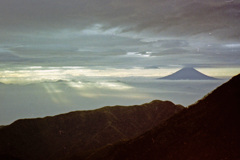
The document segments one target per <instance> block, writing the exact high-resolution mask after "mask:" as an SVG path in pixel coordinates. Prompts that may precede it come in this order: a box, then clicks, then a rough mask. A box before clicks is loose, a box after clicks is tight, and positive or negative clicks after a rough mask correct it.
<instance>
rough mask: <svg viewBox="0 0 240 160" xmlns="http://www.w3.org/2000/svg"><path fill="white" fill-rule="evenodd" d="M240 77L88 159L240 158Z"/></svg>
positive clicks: (206, 159)
mask: <svg viewBox="0 0 240 160" xmlns="http://www.w3.org/2000/svg"><path fill="white" fill-rule="evenodd" d="M239 95H240V75H237V76H235V77H233V78H232V79H231V80H230V81H229V82H227V83H225V84H223V85H222V86H220V87H219V88H217V89H216V90H214V91H213V92H212V93H210V94H209V95H207V96H206V97H204V98H203V99H201V100H199V101H198V102H197V103H195V104H193V105H191V106H189V107H188V108H187V109H185V110H183V111H181V112H180V113H179V114H176V115H175V116H173V117H171V118H170V119H168V120H167V121H165V122H164V123H162V124H160V125H158V126H157V127H156V128H154V129H152V130H150V131H149V132H146V133H145V134H143V135H141V136H139V137H137V138H134V139H132V140H129V141H126V142H119V143H118V144H115V145H112V146H106V147H105V148H102V149H100V150H99V151H97V152H95V153H94V154H92V155H91V156H90V157H88V160H96V159H98V160H108V159H109V160H110V159H111V160H126V159H127V160H146V159H149V160H176V159H177V160H203V159H204V160H233V159H234V160H237V159H240V136H239V133H240V98H239Z"/></svg>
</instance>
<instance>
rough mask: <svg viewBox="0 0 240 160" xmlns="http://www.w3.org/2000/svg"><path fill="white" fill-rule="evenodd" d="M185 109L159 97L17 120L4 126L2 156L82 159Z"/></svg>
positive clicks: (4, 159) (29, 159)
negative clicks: (98, 149)
mask: <svg viewBox="0 0 240 160" xmlns="http://www.w3.org/2000/svg"><path fill="white" fill-rule="evenodd" d="M182 109H183V106H180V105H175V104H173V103H172V102H169V101H159V100H155V101H152V102H151V103H147V104H143V105H136V106H129V107H123V106H114V107H103V108H100V109H96V110H91V111H76V112H71V113H67V114H62V115H58V116H54V117H46V118H37V119H23V120H17V121H16V122H14V123H13V124H11V125H9V126H5V127H3V128H1V129H0V159H1V160H7V159H12V160H17V159H22V160H48V159H49V160H50V159H51V160H61V159H80V158H84V157H86V156H88V155H89V153H92V152H93V151H94V150H95V149H97V148H99V147H102V146H104V145H107V144H111V143H114V142H116V141H119V140H126V139H130V138H134V137H136V136H138V135H140V134H142V133H144V132H146V131H147V130H149V129H151V128H153V127H155V126H156V125H158V124H159V123H161V122H162V121H164V120H166V119H168V118H169V117H171V116H172V115H174V114H175V113H177V112H179V111H180V110H182Z"/></svg>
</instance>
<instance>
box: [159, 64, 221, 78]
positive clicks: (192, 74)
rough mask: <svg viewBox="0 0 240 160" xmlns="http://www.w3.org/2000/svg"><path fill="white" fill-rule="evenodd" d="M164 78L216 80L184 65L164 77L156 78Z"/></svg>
mask: <svg viewBox="0 0 240 160" xmlns="http://www.w3.org/2000/svg"><path fill="white" fill-rule="evenodd" d="M158 79H166V80H217V78H214V77H210V76H207V75H205V74H203V73H201V72H199V71H197V70H196V69H194V68H192V67H185V68H182V69H180V70H179V71H177V72H175V73H173V74H171V75H168V76H166V77H162V78H158Z"/></svg>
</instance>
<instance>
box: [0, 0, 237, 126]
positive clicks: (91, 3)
mask: <svg viewBox="0 0 240 160" xmlns="http://www.w3.org/2000/svg"><path fill="white" fill-rule="evenodd" d="M239 10H240V1H239V0H230V1H228V0H202V1H196V0H194V1H189V0H179V1H175V0H149V1H145V0H132V1H125V0H101V1H99V0H88V1H86V0H79V1H76V0H68V1H64V0H41V1H39V0H11V1H9V0H1V1H0V35H1V36H0V89H1V90H0V101H1V104H0V114H1V116H0V118H1V120H0V124H7V123H11V122H12V121H13V120H15V119H18V118H24V117H38V116H45V115H54V114H58V113H62V112H69V111H71V110H79V109H82V108H84V106H85V108H95V107H103V106H105V105H118V104H120V105H122V104H123V105H131V104H134V103H136V104H141V103H145V102H149V101H151V100H153V99H160V100H170V101H173V102H174V103H180V104H183V105H189V104H191V103H194V102H195V100H198V99H200V98H202V96H204V95H205V94H207V93H208V92H210V91H211V90H212V89H214V88H215V87H217V86H219V85H220V84H222V83H223V82H225V81H226V79H229V78H230V77H232V76H234V75H236V74H238V73H240V30H239V28H240V21H239V18H240V12H239ZM183 67H194V68H196V69H197V70H198V71H200V72H202V73H204V74H206V75H208V76H212V77H216V78H222V80H218V81H212V82H207V81H205V82H203V81H202V82H200V81H199V82H198V81H194V82H189V83H187V82H186V81H185V82H180V81H179V82H163V81H161V82H160V81H156V78H159V77H163V76H167V75H169V74H172V73H174V72H176V71H177V70H179V69H181V68H183ZM68 105H69V106H68ZM41 106H44V107H43V108H42V107H41Z"/></svg>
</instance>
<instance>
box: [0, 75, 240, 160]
mask: <svg viewBox="0 0 240 160" xmlns="http://www.w3.org/2000/svg"><path fill="white" fill-rule="evenodd" d="M239 95H240V74H239V75H237V76H235V77H233V78H232V79H231V80H229V81H228V82H227V83H225V84H223V85H222V86H220V87H218V88H217V89H215V90H214V91H213V92H212V93H210V94H208V95H207V96H205V97H204V98H203V99H201V100H199V101H198V102H196V103H195V104H193V105H191V106H189V107H187V108H185V109H183V107H182V106H180V105H174V104H173V103H171V102H169V101H157V100H156V101H153V102H151V103H148V104H143V105H137V106H130V107H122V106H115V107H103V108H101V109H97V110H92V111H78V112H71V113H67V114H62V115H58V116H54V117H46V118H38V119H25V120H18V121H16V122H14V123H13V124H11V125H9V126H5V127H2V128H1V129H0V159H1V160H9V159H11V160H30V159H31V160H32V159H36V160H146V159H149V160H203V159H204V160H237V159H240V136H239V133H240V116H239V115H240V107H239V106H240V98H239Z"/></svg>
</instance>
